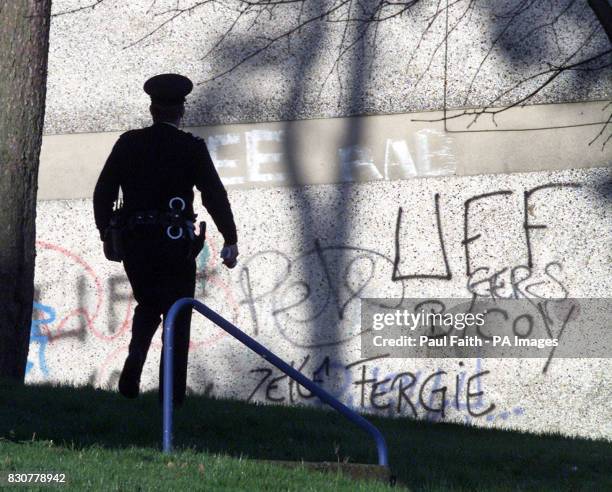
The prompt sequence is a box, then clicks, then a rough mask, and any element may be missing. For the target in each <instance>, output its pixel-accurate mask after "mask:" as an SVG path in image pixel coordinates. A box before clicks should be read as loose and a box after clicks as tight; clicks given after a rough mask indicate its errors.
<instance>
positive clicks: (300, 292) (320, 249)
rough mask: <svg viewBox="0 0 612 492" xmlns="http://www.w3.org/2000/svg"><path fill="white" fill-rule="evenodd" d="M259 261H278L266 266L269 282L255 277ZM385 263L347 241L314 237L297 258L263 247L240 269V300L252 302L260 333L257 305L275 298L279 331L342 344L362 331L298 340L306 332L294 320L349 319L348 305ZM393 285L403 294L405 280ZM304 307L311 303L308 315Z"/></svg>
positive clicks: (293, 338)
mask: <svg viewBox="0 0 612 492" xmlns="http://www.w3.org/2000/svg"><path fill="white" fill-rule="evenodd" d="M258 265H259V266H260V267H261V266H262V265H266V266H267V265H274V271H272V272H270V269H269V267H267V269H266V274H267V275H266V279H265V280H266V281H268V284H267V285H266V286H265V287H262V286H260V285H258V284H256V283H254V282H253V271H254V269H256V268H257V266H258ZM299 268H303V269H304V270H305V273H304V275H305V278H304V277H300V278H298V279H292V277H291V276H292V274H293V273H295V272H296V271H297V270H298V269H299ZM383 268H387V269H389V270H392V268H393V261H392V260H391V259H390V258H388V257H387V256H385V255H383V254H381V253H378V252H377V251H374V250H371V249H366V248H358V247H353V246H344V245H340V246H336V245H332V246H324V245H322V244H321V242H320V241H319V240H315V241H314V247H313V248H312V249H310V250H308V251H306V252H304V253H302V254H301V255H299V256H297V257H296V258H293V259H292V258H290V257H289V256H287V255H285V254H284V253H282V252H280V251H276V250H268V251H262V252H259V253H256V254H255V255H253V256H252V257H250V258H249V259H247V260H246V262H245V263H244V265H243V267H242V269H241V271H240V288H241V290H242V295H243V299H242V300H241V301H240V303H241V304H242V305H247V306H248V308H249V313H250V315H251V319H252V323H253V326H254V327H255V332H256V333H258V332H259V325H260V319H259V318H260V311H259V310H258V304H259V303H260V302H262V301H264V300H266V301H269V302H270V303H271V306H272V310H271V315H272V317H273V318H274V321H275V326H276V328H277V330H278V332H279V333H280V335H281V336H282V337H283V338H285V339H286V340H288V341H289V342H290V343H292V344H293V345H294V346H298V347H302V348H316V347H329V346H334V345H339V344H342V343H345V342H347V341H349V340H352V339H354V338H355V337H357V336H359V335H360V332H359V331H358V330H353V331H352V332H349V333H348V334H346V333H341V332H339V333H338V334H337V336H336V337H335V338H332V339H328V340H325V341H320V340H315V341H312V342H309V343H306V342H303V341H301V340H300V339H299V336H300V334H301V333H302V332H300V331H299V330H298V331H297V332H296V330H295V325H298V326H299V325H305V326H312V325H311V324H312V322H313V321H315V320H318V319H323V318H324V317H325V316H327V317H328V319H329V324H330V325H332V323H340V322H342V321H343V320H345V321H346V319H347V316H346V313H347V309H348V308H349V307H350V306H351V305H352V304H353V303H356V302H359V301H360V300H362V299H363V297H367V288H368V286H369V285H370V283H371V282H372V280H374V279H375V274H376V273H377V271H380V270H381V269H383ZM275 272H276V275H275ZM334 273H335V274H334ZM362 274H363V275H362ZM353 277H355V278H353ZM259 280H261V279H259ZM394 285H396V286H397V287H395V291H396V292H395V295H394V297H395V298H397V299H398V300H401V299H403V298H404V296H405V288H404V285H403V284H402V283H396V284H394ZM315 292H316V294H317V295H316V296H315V295H314V294H315ZM364 302H369V301H364ZM300 308H308V309H305V311H306V312H307V314H305V315H303V316H300V315H299V311H300ZM296 313H297V314H296ZM288 322H290V323H288ZM290 325H293V326H290Z"/></svg>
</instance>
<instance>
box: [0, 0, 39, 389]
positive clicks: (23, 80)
mask: <svg viewBox="0 0 612 492" xmlns="http://www.w3.org/2000/svg"><path fill="white" fill-rule="evenodd" d="M50 11H51V0H0V107H1V110H0V199H1V202H0V378H10V379H15V380H18V381H23V379H24V377H25V368H26V363H27V358H28V345H29V342H30V324H31V322H32V302H33V296H34V258H35V256H36V251H35V245H34V240H35V235H36V233H35V218H36V191H37V181H38V158H39V154H40V145H41V141H42V129H43V117H44V111H45V92H46V80H47V52H48V45H49V18H50Z"/></svg>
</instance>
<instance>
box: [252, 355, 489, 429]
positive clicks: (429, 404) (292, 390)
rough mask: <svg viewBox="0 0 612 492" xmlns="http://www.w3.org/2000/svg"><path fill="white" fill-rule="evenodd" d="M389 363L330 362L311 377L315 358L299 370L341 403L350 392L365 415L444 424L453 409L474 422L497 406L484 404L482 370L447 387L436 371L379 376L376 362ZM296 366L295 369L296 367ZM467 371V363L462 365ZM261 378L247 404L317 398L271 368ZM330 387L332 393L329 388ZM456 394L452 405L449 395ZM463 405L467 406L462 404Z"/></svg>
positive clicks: (260, 370)
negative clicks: (435, 418) (430, 417)
mask: <svg viewBox="0 0 612 492" xmlns="http://www.w3.org/2000/svg"><path fill="white" fill-rule="evenodd" d="M385 358H387V355H382V356H377V357H371V358H368V359H359V360H357V361H354V362H351V363H348V364H344V365H341V364H335V363H332V362H331V360H330V358H329V357H328V356H327V357H325V358H324V359H323V362H322V363H321V364H319V365H318V366H316V368H315V369H314V370H313V371H310V372H309V371H307V370H306V366H307V365H308V364H309V362H311V360H312V359H311V357H310V356H306V357H305V358H304V360H303V361H302V363H301V364H300V366H299V367H298V369H299V370H300V372H302V373H303V374H305V375H306V376H311V379H312V380H313V381H314V382H316V383H317V384H319V385H321V386H322V387H324V388H325V389H327V390H328V391H329V392H331V393H332V394H334V396H336V397H338V398H341V397H342V396H343V395H346V394H348V393H350V391H351V388H356V389H357V392H358V403H357V404H356V405H353V406H354V407H357V408H360V409H367V408H370V409H373V410H376V411H379V412H380V411H387V412H388V413H390V414H392V415H410V416H412V417H415V418H416V417H419V416H420V415H419V409H421V413H422V412H423V411H424V412H425V413H426V414H438V415H439V416H440V417H441V418H445V417H446V414H447V410H448V409H449V407H450V406H453V407H454V408H455V409H457V410H465V411H466V412H467V414H468V415H469V416H470V417H474V418H476V417H482V416H485V415H487V414H489V413H491V412H492V411H493V410H494V409H495V408H496V405H495V403H489V404H488V405H487V404H485V403H484V400H485V391H484V389H483V379H484V378H485V376H487V375H488V374H490V371H482V370H477V371H476V372H475V373H474V374H472V375H470V376H469V377H467V384H466V383H465V378H466V374H465V373H462V374H461V375H459V374H458V375H456V376H455V378H454V379H453V380H452V381H453V383H452V384H451V383H446V380H447V379H449V378H450V377H449V375H448V373H447V372H446V371H442V370H435V371H432V372H430V373H429V374H422V373H421V371H416V372H411V371H403V372H400V373H397V374H384V375H381V374H380V372H381V371H380V368H379V367H378V366H377V364H376V361H379V360H381V359H385ZM291 365H292V366H293V365H294V363H293V362H292V363H291ZM460 366H461V367H463V363H462V362H461V363H460ZM250 373H251V374H254V375H258V381H257V383H256V384H255V388H254V389H253V391H252V392H251V394H250V395H249V396H248V398H247V401H252V400H254V399H255V398H256V397H257V395H260V396H261V397H263V399H264V400H265V401H269V402H273V403H282V402H287V401H289V402H291V403H295V402H296V401H299V400H300V399H303V400H308V399H310V398H313V397H314V395H313V394H312V393H310V392H309V391H306V390H305V389H303V388H302V390H300V388H301V386H300V385H299V384H297V383H295V381H293V380H292V379H291V378H289V377H288V376H287V375H286V374H281V375H275V374H276V372H275V370H274V369H272V368H270V367H256V368H254V369H252V370H251V371H250ZM327 386H331V387H327ZM451 391H452V392H453V393H454V397H453V398H452V399H451V398H449V397H448V395H449V393H450V392H451ZM462 400H463V401H462Z"/></svg>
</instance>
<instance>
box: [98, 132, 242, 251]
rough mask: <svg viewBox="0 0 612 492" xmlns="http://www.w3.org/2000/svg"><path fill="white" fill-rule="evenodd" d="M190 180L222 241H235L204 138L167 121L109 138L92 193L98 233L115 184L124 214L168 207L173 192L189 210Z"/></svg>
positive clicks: (113, 196) (104, 222)
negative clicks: (109, 149)
mask: <svg viewBox="0 0 612 492" xmlns="http://www.w3.org/2000/svg"><path fill="white" fill-rule="evenodd" d="M194 185H195V186H196V188H197V189H198V190H199V191H200V192H201V193H202V203H203V204H204V206H205V207H206V210H207V211H208V213H209V214H210V216H211V217H212V218H213V220H214V222H215V225H216V226H217V229H219V231H220V232H221V234H222V235H223V239H224V240H225V244H236V242H237V236H236V225H235V223H234V216H233V214H232V209H231V206H230V203H229V201H228V198H227V192H226V191H225V188H224V187H223V184H222V183H221V180H220V178H219V175H218V174H217V170H216V169H215V166H214V164H213V162H212V159H211V158H210V154H209V153H208V149H207V148H206V143H205V142H204V140H202V139H201V138H199V137H196V136H194V135H192V134H190V133H186V132H183V131H182V130H179V129H177V128H175V127H174V126H172V125H169V124H167V123H155V124H154V125H152V126H150V127H147V128H142V129H139V130H131V131H128V132H126V133H124V134H123V135H121V136H120V137H119V140H118V141H117V142H116V143H115V146H114V147H113V150H112V152H111V154H110V156H109V157H108V159H107V161H106V164H105V165H104V168H103V169H102V172H101V174H100V177H99V178H98V182H97V184H96V188H95V191H94V197H93V202H94V216H95V220H96V227H97V228H98V230H99V231H100V233H103V232H104V231H105V230H106V228H107V226H108V225H109V222H110V218H111V214H112V210H113V203H114V202H115V200H116V199H117V196H118V192H119V186H121V189H122V192H123V208H124V211H125V212H126V214H130V213H131V212H136V211H144V210H159V211H168V210H169V207H168V202H169V201H170V199H171V198H173V197H176V196H178V197H181V198H182V199H183V200H184V201H185V204H186V208H185V212H186V213H187V214H192V213H193V187H194Z"/></svg>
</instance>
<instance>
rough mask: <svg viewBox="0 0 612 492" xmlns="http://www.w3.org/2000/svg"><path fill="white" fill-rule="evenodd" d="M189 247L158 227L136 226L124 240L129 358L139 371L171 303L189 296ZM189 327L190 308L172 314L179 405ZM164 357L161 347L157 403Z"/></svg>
mask: <svg viewBox="0 0 612 492" xmlns="http://www.w3.org/2000/svg"><path fill="white" fill-rule="evenodd" d="M189 246H190V245H189V242H188V240H186V239H179V240H172V239H170V238H168V237H167V236H166V235H165V234H164V231H163V230H162V229H161V228H160V227H159V226H139V227H138V228H137V229H136V230H134V231H131V232H129V233H126V234H125V236H124V249H125V255H124V260H123V266H124V268H125V273H126V274H127V277H128V280H129V281H130V285H131V286H132V291H133V293H134V298H135V299H136V302H137V303H138V304H137V306H136V308H135V311H134V318H133V321H132V339H131V341H130V346H129V355H128V357H135V358H136V360H138V361H140V363H139V371H140V372H141V371H142V366H143V365H144V362H145V359H146V356H147V353H148V351H149V347H150V345H151V339H152V338H153V335H154V334H155V332H156V330H157V328H158V326H159V324H160V322H161V320H162V317H163V318H164V319H165V317H166V315H167V313H168V310H169V309H170V307H171V306H172V304H173V303H174V302H175V301H176V300H178V299H180V298H181V297H193V296H194V291H195V277H196V262H195V258H192V257H190V256H188V254H189ZM190 323H191V309H186V310H184V311H183V312H182V313H181V314H180V315H179V316H177V318H176V321H175V324H174V378H173V379H174V380H173V383H174V402H175V403H179V404H180V403H182V402H183V400H184V399H185V391H186V383H187V361H188V353H189V334H190ZM162 337H163V334H162ZM162 339H163V338H162ZM163 354H164V351H163V349H162V356H161V361H160V366H159V398H160V400H161V398H162V395H163V384H164V382H163V379H164V378H163V360H164V358H163ZM140 372H139V373H138V374H139V375H140Z"/></svg>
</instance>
